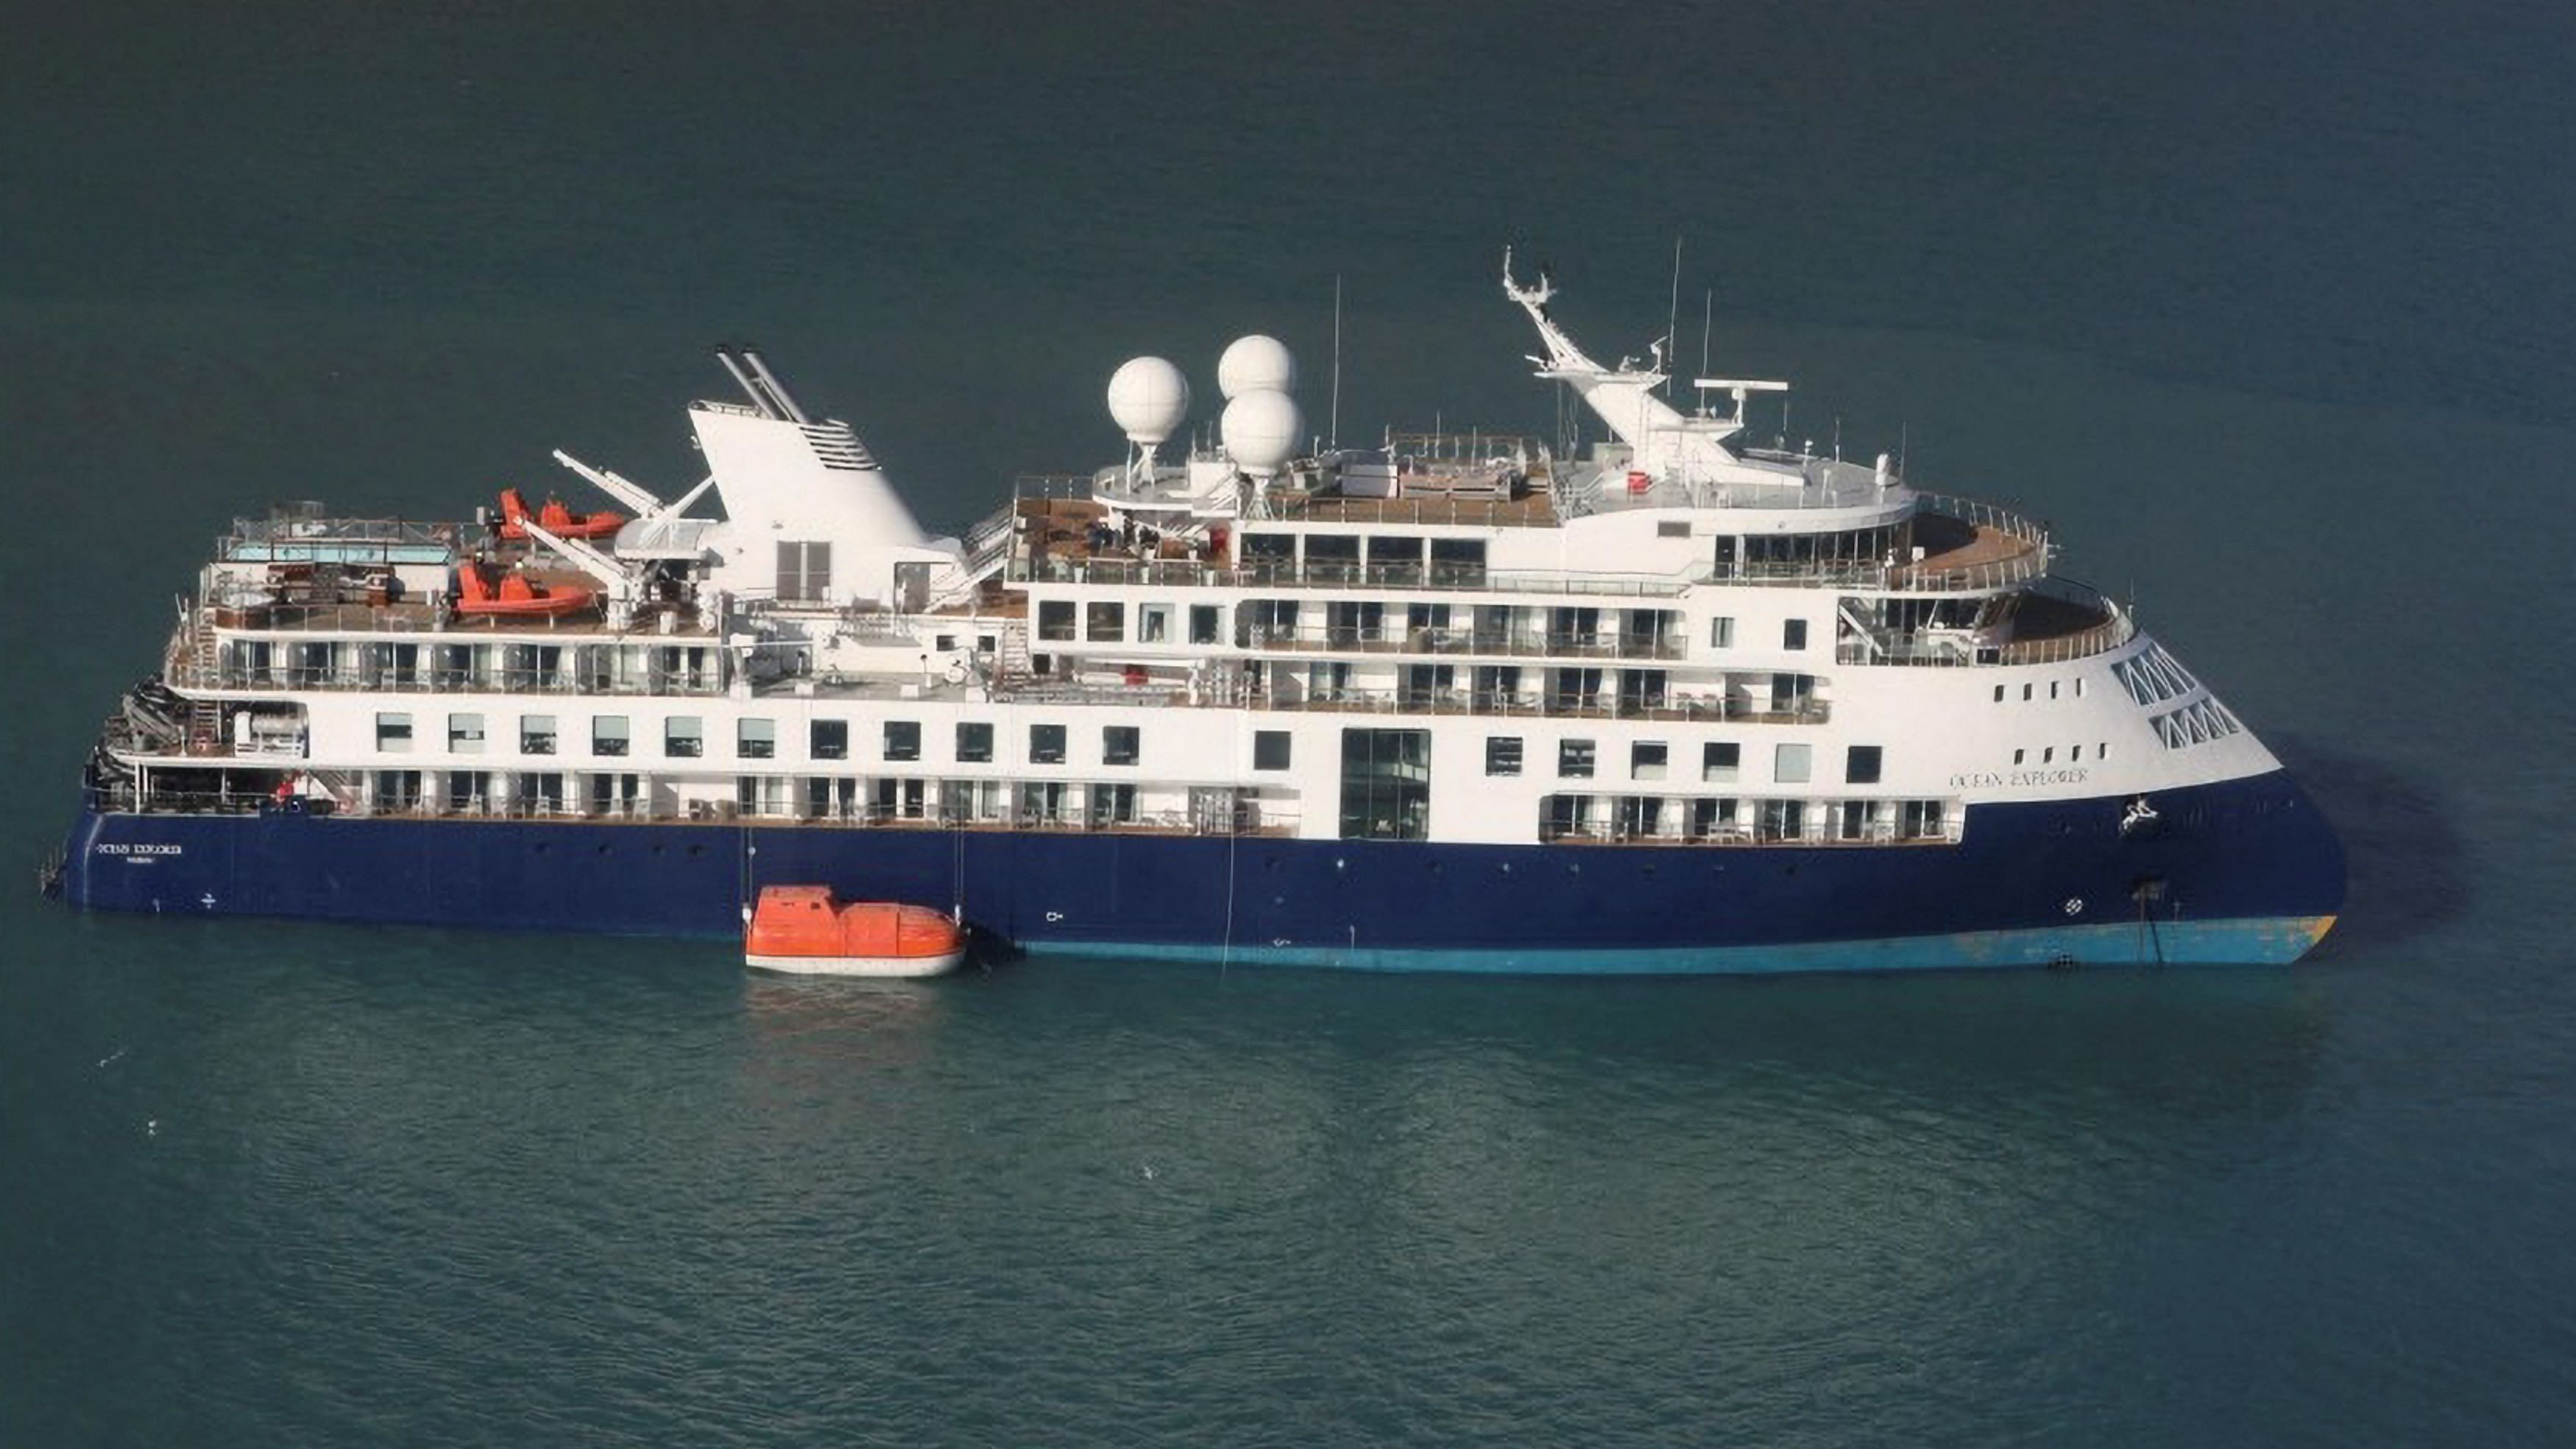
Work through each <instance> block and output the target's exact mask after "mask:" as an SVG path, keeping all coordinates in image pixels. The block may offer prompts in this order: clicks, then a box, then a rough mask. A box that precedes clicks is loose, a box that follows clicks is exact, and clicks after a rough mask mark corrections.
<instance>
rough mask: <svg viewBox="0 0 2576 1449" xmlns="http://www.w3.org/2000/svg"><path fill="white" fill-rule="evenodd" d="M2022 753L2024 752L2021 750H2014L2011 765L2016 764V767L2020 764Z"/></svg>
mask: <svg viewBox="0 0 2576 1449" xmlns="http://www.w3.org/2000/svg"><path fill="white" fill-rule="evenodd" d="M2024 753H2025V752H2024V751H2021V750H2015V751H2013V763H2014V764H2016V765H2018V764H2020V763H2021V760H2022V755H2023V754H2024Z"/></svg>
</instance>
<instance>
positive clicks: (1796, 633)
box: [1780, 619, 1807, 649]
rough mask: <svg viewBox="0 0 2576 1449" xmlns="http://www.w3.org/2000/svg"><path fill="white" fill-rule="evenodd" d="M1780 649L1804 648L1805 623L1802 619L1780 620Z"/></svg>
mask: <svg viewBox="0 0 2576 1449" xmlns="http://www.w3.org/2000/svg"><path fill="white" fill-rule="evenodd" d="M1780 647H1781V648H1783V649H1804V648H1806V647H1807V621H1806V620H1804V619H1784V620H1782V621H1781V622H1780Z"/></svg>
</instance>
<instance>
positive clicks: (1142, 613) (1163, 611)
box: [1136, 604, 1172, 644]
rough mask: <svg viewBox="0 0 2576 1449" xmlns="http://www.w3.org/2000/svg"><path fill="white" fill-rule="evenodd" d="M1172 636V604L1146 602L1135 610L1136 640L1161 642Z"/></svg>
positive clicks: (1140, 641) (1149, 642)
mask: <svg viewBox="0 0 2576 1449" xmlns="http://www.w3.org/2000/svg"><path fill="white" fill-rule="evenodd" d="M1171 637H1172V606H1171V605H1169V604H1147V605H1145V606H1144V607H1142V608H1140V609H1138V610H1137V611H1136V642H1137V643H1139V644H1162V643H1166V642H1168V641H1169V640H1170V639H1171Z"/></svg>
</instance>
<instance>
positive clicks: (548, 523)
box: [495, 488, 626, 538]
mask: <svg viewBox="0 0 2576 1449" xmlns="http://www.w3.org/2000/svg"><path fill="white" fill-rule="evenodd" d="M532 518H533V519H534V520H535V521H536V523H537V526H538V527H540V528H543V529H544V530H545V531H546V532H548V533H551V534H553V535H554V536H555V537H557V538H613V537H615V536H616V534H617V530H619V529H621V528H623V527H625V526H626V515H625V514H623V513H619V512H618V511H616V510H615V509H612V508H602V509H600V510H598V511H597V512H594V513H575V512H573V511H572V510H571V509H570V508H568V507H566V506H565V505H564V502H563V500H561V499H559V498H549V499H547V500H546V506H545V507H543V508H540V509H538V510H536V511H535V512H534V513H531V512H530V511H529V510H528V500H527V499H526V498H525V497H523V496H522V495H521V494H520V492H519V490H518V489H516V488H504V489H502V490H501V526H500V528H499V529H497V530H495V531H496V532H498V533H499V534H500V535H501V536H502V537H503V538H526V537H528V523H529V520H530V519H532Z"/></svg>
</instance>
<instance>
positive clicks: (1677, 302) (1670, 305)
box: [1658, 232, 1682, 397]
mask: <svg viewBox="0 0 2576 1449" xmlns="http://www.w3.org/2000/svg"><path fill="white" fill-rule="evenodd" d="M1681 316H1682V239H1681V235H1680V233H1678V232H1676V233H1674V235H1673V291H1672V296H1671V298H1670V299H1668V300H1667V301H1666V303H1665V305H1664V346H1663V353H1664V356H1663V357H1662V358H1660V359H1658V360H1660V361H1662V362H1664V364H1665V367H1664V396H1666V397H1671V396H1672V395H1673V369H1672V366H1671V354H1672V350H1673V333H1674V332H1676V331H1678V330H1679V329H1680V327H1681Z"/></svg>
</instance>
